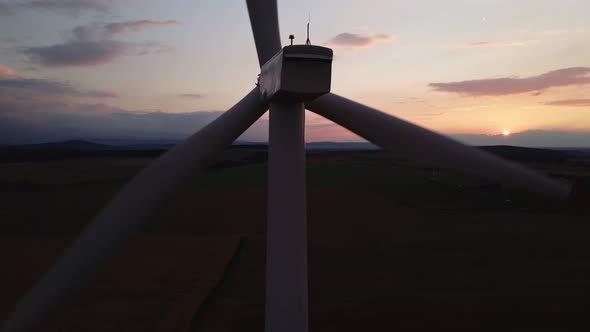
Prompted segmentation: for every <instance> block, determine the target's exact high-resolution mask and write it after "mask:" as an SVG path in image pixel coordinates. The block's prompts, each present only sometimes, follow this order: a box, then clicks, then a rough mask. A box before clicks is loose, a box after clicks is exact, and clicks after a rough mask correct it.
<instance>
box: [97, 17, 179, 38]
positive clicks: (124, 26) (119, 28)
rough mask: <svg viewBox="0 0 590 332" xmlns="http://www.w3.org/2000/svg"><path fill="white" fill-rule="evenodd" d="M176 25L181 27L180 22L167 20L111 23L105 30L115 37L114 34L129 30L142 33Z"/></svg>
mask: <svg viewBox="0 0 590 332" xmlns="http://www.w3.org/2000/svg"><path fill="white" fill-rule="evenodd" d="M175 25H180V22H178V21H175V20H167V21H152V20H138V21H129V22H119V23H110V24H107V25H105V26H104V29H105V31H106V32H107V33H109V34H111V35H113V34H117V33H122V32H125V31H127V30H132V31H141V30H143V29H147V28H153V27H163V26H175Z"/></svg>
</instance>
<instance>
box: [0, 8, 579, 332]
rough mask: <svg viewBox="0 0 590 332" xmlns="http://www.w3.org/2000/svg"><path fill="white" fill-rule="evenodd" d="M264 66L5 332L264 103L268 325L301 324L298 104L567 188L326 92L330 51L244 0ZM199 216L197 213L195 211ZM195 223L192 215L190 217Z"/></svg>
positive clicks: (547, 186)
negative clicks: (286, 40)
mask: <svg viewBox="0 0 590 332" xmlns="http://www.w3.org/2000/svg"><path fill="white" fill-rule="evenodd" d="M246 3H247V7H248V12H249V16H250V22H251V25H252V31H253V34H254V41H255V44H256V50H257V53H258V60H259V63H260V66H261V73H260V76H259V82H258V84H257V86H256V87H255V88H254V89H253V90H252V91H250V92H249V93H248V94H247V95H246V96H245V97H244V98H243V99H242V100H241V101H239V102H238V103H237V104H236V105H235V106H233V107H232V108H230V109H229V110H228V111H227V112H225V113H224V114H223V115H221V116H220V117H219V118H217V119H216V120H215V121H213V122H211V123H210V124H209V125H207V126H206V127H204V128H203V129H201V130H200V131H198V132H197V133H195V134H194V135H192V136H191V137H189V138H188V139H187V140H186V141H184V142H183V143H181V144H179V145H177V146H176V147H174V148H172V149H171V150H169V151H168V152H167V153H165V154H164V155H163V156H161V157H160V158H158V159H157V160H156V161H154V162H153V163H152V164H151V165H150V166H148V167H147V168H145V169H144V170H143V171H141V172H140V173H139V174H138V175H136V176H135V177H134V178H133V179H132V180H131V181H130V182H129V183H127V184H126V185H125V187H124V188H123V189H122V190H121V191H120V192H119V193H118V194H117V195H116V196H115V197H114V199H113V200H112V201H111V202H110V203H109V205H107V206H106V207H105V208H104V209H103V210H102V211H101V212H100V213H99V214H98V215H97V216H96V217H95V219H94V220H93V222H92V223H91V224H90V225H89V226H88V228H87V229H86V230H84V231H83V232H82V234H81V235H80V236H79V237H78V239H77V240H76V241H75V242H74V243H73V244H72V245H71V246H70V247H69V248H68V249H67V250H66V251H65V253H64V254H63V255H62V256H61V257H60V258H59V259H58V261H57V262H56V264H55V265H54V266H53V267H52V268H51V269H50V270H49V271H48V272H47V273H46V275H45V276H44V277H43V278H42V279H41V280H40V281H39V282H38V283H37V284H36V285H35V286H34V287H33V288H32V289H31V290H30V291H29V292H28V293H27V294H26V295H25V296H24V297H23V298H22V299H21V300H20V301H19V303H17V306H16V308H15V309H14V311H13V312H12V314H11V315H10V316H8V318H7V319H6V320H5V321H4V322H3V325H2V331H11V332H13V331H26V330H27V329H28V328H30V327H32V326H34V325H35V324H38V323H39V322H40V321H41V319H42V318H43V317H44V316H45V315H46V314H47V312H48V311H49V309H50V308H51V307H53V306H54V305H56V304H58V303H59V302H60V301H61V300H63V299H64V298H65V297H66V296H67V295H68V293H70V292H71V291H72V290H73V289H75V288H76V287H77V286H78V285H79V284H80V283H81V281H82V279H83V278H84V277H87V276H88V275H89V274H91V273H92V272H93V271H94V270H95V269H96V268H97V267H98V266H99V264H100V263H102V262H103V261H104V260H105V259H106V258H108V257H109V256H110V255H111V254H113V253H114V252H115V251H116V249H117V248H118V247H119V246H120V245H121V244H122V242H124V241H125V240H126V239H128V238H129V237H130V236H132V235H133V234H135V233H137V232H138V231H139V230H140V229H141V228H142V227H143V226H144V225H145V223H146V222H147V220H148V216H150V215H153V214H154V212H155V211H156V210H157V209H158V207H160V206H161V204H162V202H163V201H164V200H165V199H166V198H168V197H169V196H170V195H171V194H172V193H173V192H174V190H175V189H176V188H177V187H178V186H179V185H180V184H181V183H182V182H183V181H184V180H185V179H186V178H187V177H189V176H192V175H194V174H196V173H197V172H199V171H202V170H203V168H204V167H205V166H206V165H207V163H208V162H209V161H210V160H211V159H212V157H213V156H214V154H215V153H217V152H219V151H221V150H222V149H224V148H225V147H226V146H228V145H230V144H231V143H232V142H233V141H234V140H235V139H236V138H238V137H239V136H240V135H241V134H242V133H243V132H244V131H245V130H246V129H248V127H250V126H251V125H252V124H253V123H254V122H255V121H256V120H257V119H258V118H260V117H261V116H262V115H263V114H264V113H265V112H266V111H267V110H268V109H270V124H269V160H268V172H269V174H268V224H267V251H266V252H267V257H266V304H265V329H266V331H267V332H291V331H292V332H305V331H307V330H308V289H307V237H306V233H307V229H306V197H305V141H304V126H305V118H304V116H305V109H308V110H310V111H312V112H314V113H316V114H319V115H321V116H323V117H325V118H327V119H329V120H332V121H334V122H335V123H337V124H339V125H341V126H343V127H345V128H347V129H348V130H350V131H352V132H354V133H356V134H358V135H359V136H361V137H364V138H365V139H367V140H368V141H370V142H372V143H374V144H376V145H378V146H380V147H382V148H383V149H385V150H387V151H389V152H391V153H393V154H396V155H398V156H403V157H405V158H407V159H411V160H415V161H418V162H422V163H426V164H430V165H432V166H435V167H441V168H452V169H456V170H459V171H463V172H465V173H469V174H473V175H478V176H481V177H486V178H489V179H493V180H496V181H498V182H499V183H501V184H503V185H504V186H506V187H509V188H512V189H517V190H521V191H525V192H530V193H533V194H538V195H542V196H546V197H550V198H555V199H564V198H567V197H568V196H569V195H570V191H571V188H570V185H569V184H567V183H564V182H561V181H557V180H555V179H551V178H548V177H546V176H544V175H542V174H539V173H537V172H535V171H532V170H529V169H527V168H525V167H523V166H520V165H518V164H515V163H512V162H509V161H506V160H503V159H500V158H498V157H496V156H493V155H491V154H488V153H485V152H483V151H480V150H477V149H475V148H472V147H469V146H465V145H463V144H460V143H458V142H456V141H454V140H451V139H449V138H447V137H444V136H442V135H439V134H437V133H434V132H432V131H429V130H427V129H424V128H421V127H419V126H416V125H414V124H412V123H409V122H406V121H404V120H401V119H399V118H396V117H394V116H392V115H389V114H387V113H383V112H380V111H378V110H375V109H373V108H370V107H367V106H364V105H361V104H359V103H356V102H354V101H351V100H349V99H346V98H343V97H340V96H338V95H336V94H333V93H330V77H331V61H332V50H330V49H328V48H324V47H319V46H312V45H293V46H286V47H284V48H281V42H280V37H279V36H280V35H279V23H278V17H277V4H276V0H246ZM196 217H198V216H196ZM197 222H198V220H197Z"/></svg>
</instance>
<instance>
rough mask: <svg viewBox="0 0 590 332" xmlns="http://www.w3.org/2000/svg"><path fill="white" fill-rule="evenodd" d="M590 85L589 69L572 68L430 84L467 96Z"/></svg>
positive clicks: (439, 89) (537, 91)
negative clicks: (535, 74)
mask: <svg viewBox="0 0 590 332" xmlns="http://www.w3.org/2000/svg"><path fill="white" fill-rule="evenodd" d="M584 84H590V68H589V67H572V68H564V69H558V70H553V71H550V72H547V73H544V74H541V75H537V76H531V77H524V78H520V77H503V78H493V79H480V80H469V81H460V82H448V83H430V84H429V86H430V87H431V88H433V89H434V90H436V91H442V92H452V93H458V94H462V95H467V96H501V95H511V94H518V93H534V94H536V95H538V94H540V93H542V92H543V91H545V90H547V89H550V88H554V87H563V86H571V85H584Z"/></svg>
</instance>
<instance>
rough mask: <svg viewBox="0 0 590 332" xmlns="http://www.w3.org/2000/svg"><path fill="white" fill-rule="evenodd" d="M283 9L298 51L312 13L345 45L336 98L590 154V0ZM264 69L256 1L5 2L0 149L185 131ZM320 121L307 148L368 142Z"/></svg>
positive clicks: (335, 42)
mask: <svg viewBox="0 0 590 332" xmlns="http://www.w3.org/2000/svg"><path fill="white" fill-rule="evenodd" d="M278 7H279V18H280V29H281V36H283V37H284V39H283V43H284V44H287V43H288V41H289V40H288V36H289V35H290V34H294V35H295V43H304V42H305V28H306V23H307V20H308V17H310V18H311V36H310V39H311V42H312V43H313V44H317V45H323V46H327V47H331V48H332V49H333V50H334V54H335V59H334V62H333V75H332V91H333V92H335V93H337V94H340V95H342V96H345V97H347V98H350V99H353V100H356V101H358V102H361V103H363V104H366V105H368V106H371V107H374V108H377V109H379V110H382V111H384V112H387V113H390V114H392V115H395V116H397V117H400V118H402V119H404V120H407V121H410V122H412V123H415V124H418V125H420V126H424V127H426V128H428V129H431V130H435V131H437V132H440V133H443V134H446V135H450V136H451V137H454V138H457V139H460V140H462V141H464V142H466V143H470V144H496V143H498V144H500V143H502V144H503V143H506V144H521V145H528V146H583V147H590V43H588V41H589V40H590V19H588V13H590V1H587V0H577V1H574V0H560V1H548V0H534V1H533V0H519V1H511V0H415V1H394V0H363V1H360V0H323V1H322V0H283V1H281V0H279V1H278ZM258 73H259V67H258V61H257V57H256V51H255V47H254V42H253V37H252V32H251V29H250V25H249V21H248V14H247V9H246V4H245V1H244V0H167V1H157V0H120V1H115V0H0V144H20V143H38V142H47V141H55V140H66V139H92V138H94V139H104V138H110V139H112V138H121V139H148V138H149V139H158V138H166V139H170V138H172V139H178V138H183V137H186V136H188V135H190V134H192V133H193V132H195V131H196V130H198V129H199V128H201V127H202V126H204V125H206V124H207V123H208V122H210V121H212V120H213V119H215V118H216V117H217V116H219V114H221V113H222V112H223V111H225V110H227V109H228V108H230V107H231V106H232V105H233V104H235V103H236V102H237V101H239V100H240V99H241V98H242V96H244V95H245V94H246V93H247V92H248V91H250V90H251V89H252V88H253V87H254V83H255V82H256V77H257V74H258ZM306 122H307V127H306V139H307V141H359V140H361V138H359V137H357V136H355V135H354V134H352V133H350V132H348V131H347V130H345V129H341V128H339V127H338V126H337V125H334V124H331V123H330V122H329V121H328V120H326V119H323V118H321V117H320V116H317V115H314V114H313V113H310V112H307V114H306ZM267 125H268V115H265V116H263V118H261V119H260V120H259V121H258V122H257V123H256V124H255V125H254V126H253V127H252V128H251V129H250V130H248V131H247V132H246V133H245V134H244V135H243V136H242V137H241V138H240V139H242V140H249V141H265V140H266V139H267V130H268V129H267ZM504 132H506V133H508V132H510V134H509V135H504V134H503V133H504ZM525 138H526V139H525Z"/></svg>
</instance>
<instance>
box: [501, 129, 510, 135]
mask: <svg viewBox="0 0 590 332" xmlns="http://www.w3.org/2000/svg"><path fill="white" fill-rule="evenodd" d="M502 135H504V136H510V130H506V129H504V131H503V132H502Z"/></svg>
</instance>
